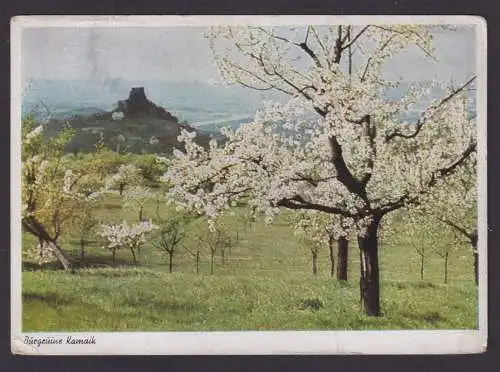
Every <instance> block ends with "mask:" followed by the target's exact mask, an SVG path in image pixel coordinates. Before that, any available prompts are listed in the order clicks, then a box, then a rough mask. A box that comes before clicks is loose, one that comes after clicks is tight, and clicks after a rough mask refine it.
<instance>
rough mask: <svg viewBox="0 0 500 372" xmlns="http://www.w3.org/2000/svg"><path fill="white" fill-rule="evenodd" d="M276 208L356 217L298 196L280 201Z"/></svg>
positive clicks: (342, 210) (339, 209)
mask: <svg viewBox="0 0 500 372" xmlns="http://www.w3.org/2000/svg"><path fill="white" fill-rule="evenodd" d="M276 206H279V207H285V208H288V209H294V210H297V209H309V210H316V211H320V212H325V213H329V214H340V215H342V216H345V217H354V215H352V214H351V213H349V212H348V211H346V210H344V209H341V208H336V207H329V206H326V205H322V204H317V203H312V202H308V201H306V200H304V198H302V197H301V196H300V195H296V196H294V197H292V198H283V199H281V200H279V201H278V202H277V203H276Z"/></svg>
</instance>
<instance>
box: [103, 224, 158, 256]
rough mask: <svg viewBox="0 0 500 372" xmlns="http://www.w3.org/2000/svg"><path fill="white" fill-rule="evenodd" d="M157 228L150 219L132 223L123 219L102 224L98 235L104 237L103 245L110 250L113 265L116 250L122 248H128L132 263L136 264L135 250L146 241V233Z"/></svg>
mask: <svg viewBox="0 0 500 372" xmlns="http://www.w3.org/2000/svg"><path fill="white" fill-rule="evenodd" d="M157 228H158V227H157V226H156V225H154V224H153V223H152V222H151V221H141V222H138V223H136V224H134V225H129V224H128V223H127V221H123V222H122V223H120V224H115V225H107V224H103V225H102V226H101V231H99V235H100V236H101V237H102V238H103V239H104V241H105V247H106V248H107V249H109V250H110V251H111V254H112V260H113V266H114V265H115V262H116V261H115V260H116V251H117V250H118V249H123V248H128V249H130V252H131V253H132V258H133V259H134V265H135V266H137V264H138V261H137V257H136V251H137V250H138V249H139V248H140V247H141V246H142V245H144V243H146V236H147V234H149V233H150V232H151V231H153V230H155V229H157Z"/></svg>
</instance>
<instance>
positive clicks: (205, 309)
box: [23, 197, 477, 331]
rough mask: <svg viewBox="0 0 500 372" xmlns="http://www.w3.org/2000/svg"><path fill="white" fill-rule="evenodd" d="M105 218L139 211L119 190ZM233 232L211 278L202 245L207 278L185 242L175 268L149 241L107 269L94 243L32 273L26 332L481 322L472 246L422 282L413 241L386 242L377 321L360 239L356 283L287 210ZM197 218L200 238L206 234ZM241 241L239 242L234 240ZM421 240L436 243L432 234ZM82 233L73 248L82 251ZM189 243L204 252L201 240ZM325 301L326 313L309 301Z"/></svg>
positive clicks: (26, 280)
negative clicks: (316, 249)
mask: <svg viewBox="0 0 500 372" xmlns="http://www.w3.org/2000/svg"><path fill="white" fill-rule="evenodd" d="M98 213H99V215H100V216H101V218H106V219H113V220H115V221H118V220H121V219H123V218H127V219H128V220H130V221H133V216H134V215H133V214H132V213H131V212H128V211H124V210H122V209H120V208H119V203H118V199H117V197H113V198H111V199H110V200H107V201H106V202H105V203H103V208H102V209H101V210H100V211H98ZM227 222H228V224H229V225H230V226H231V227H232V229H233V237H234V238H235V236H236V231H237V230H238V231H239V234H238V235H239V240H238V241H237V242H236V241H235V243H234V245H233V247H232V248H231V253H230V257H228V258H227V262H226V264H225V265H224V266H223V265H222V264H221V261H220V257H219V256H217V257H216V263H215V273H214V275H209V255H208V252H202V257H201V262H200V275H199V276H197V275H196V272H195V261H194V259H193V258H192V257H191V256H190V255H189V254H188V253H187V251H185V250H183V249H180V250H179V252H178V255H177V256H176V257H175V258H174V273H173V274H169V273H168V266H167V259H166V257H165V256H163V255H162V254H161V252H159V251H158V250H157V249H155V248H154V247H152V246H150V245H147V246H145V247H144V249H143V250H142V252H141V256H142V257H141V262H142V266H141V267H140V268H138V269H135V268H134V267H132V266H131V265H130V263H131V257H130V254H129V253H128V252H125V251H124V252H120V253H119V254H118V260H119V262H120V263H121V264H122V266H121V267H120V268H115V269H113V268H110V267H107V266H108V264H109V260H110V254H109V253H108V252H105V251H103V249H102V248H99V247H98V246H97V245H96V244H95V243H94V245H93V246H90V247H89V249H88V262H91V263H92V264H93V266H94V267H92V268H88V269H84V270H81V271H80V272H79V273H78V274H76V275H73V276H72V275H68V274H66V273H64V272H61V271H58V270H50V269H44V270H38V269H37V270H33V271H24V272H23V330H24V331H42V330H43V331H87V330H96V331H112V330H136V331H149V330H163V331H167V330H182V331H193V330H251V329H264V330H265V329H422V328H441V329H444V328H447V329H448V328H453V329H457V328H475V327H476V308H477V290H476V287H475V285H474V283H473V277H472V263H471V257H470V256H471V255H470V254H469V251H468V250H467V247H466V246H464V247H456V249H455V250H454V251H453V252H452V253H451V260H450V267H449V283H448V284H447V285H444V284H442V282H443V268H442V266H443V260H442V259H441V258H440V257H439V256H438V255H436V254H432V253H431V254H430V256H429V257H428V259H427V262H426V277H425V280H424V281H420V279H419V260H418V256H417V254H416V253H415V251H414V248H413V247H412V246H411V243H408V242H407V241H405V240H404V239H401V241H396V240H395V239H392V240H390V241H383V242H382V246H381V281H382V288H381V290H382V307H383V312H384V316H383V317H381V318H368V317H365V316H363V315H362V314H361V312H360V308H359V284H358V275H359V269H358V265H359V259H358V253H357V247H356V246H355V245H354V244H352V247H351V250H350V258H349V265H350V266H349V270H350V271H349V276H350V281H349V283H347V284H341V283H338V282H336V281H335V280H333V279H331V278H330V277H329V268H328V252H327V250H326V249H325V250H324V251H322V252H321V255H320V260H319V263H318V265H319V273H318V275H317V277H313V275H312V274H311V262H310V255H309V251H308V249H307V247H306V246H305V244H304V243H303V242H301V241H300V240H299V239H297V238H296V237H294V235H293V232H292V231H291V229H290V228H289V227H288V225H287V220H286V216H284V217H281V218H280V219H279V220H278V221H276V222H275V223H274V224H273V225H271V226H267V225H265V224H263V223H260V222H258V223H256V224H255V225H253V226H252V227H251V228H249V229H248V230H247V231H244V229H243V227H242V224H241V223H238V221H237V219H236V218H228V219H227ZM201 224H202V221H199V222H198V223H195V224H193V226H192V227H191V229H190V231H191V236H192V237H193V236H195V235H196V234H200V233H202V231H203V226H202V225H201ZM24 238H25V244H26V245H28V244H32V241H31V239H30V237H28V236H25V237H24ZM234 240H236V239H234ZM418 241H419V242H421V243H422V244H426V245H428V246H431V245H432V243H433V242H431V241H429V239H428V238H427V237H426V236H425V232H423V234H422V236H421V237H418ZM76 243H77V240H76V239H75V240H68V241H66V242H64V244H63V246H64V247H65V248H66V249H68V250H70V251H71V250H73V253H74V254H75V255H76V254H77V251H78V245H77V244H76ZM185 244H186V246H188V248H190V249H193V248H194V249H196V248H195V246H196V244H195V239H194V238H191V239H188V240H187V241H186V243H185ZM315 299H318V300H319V301H321V303H322V305H323V306H322V307H321V308H320V309H319V310H314V309H311V308H307V307H304V306H303V302H304V301H306V300H315Z"/></svg>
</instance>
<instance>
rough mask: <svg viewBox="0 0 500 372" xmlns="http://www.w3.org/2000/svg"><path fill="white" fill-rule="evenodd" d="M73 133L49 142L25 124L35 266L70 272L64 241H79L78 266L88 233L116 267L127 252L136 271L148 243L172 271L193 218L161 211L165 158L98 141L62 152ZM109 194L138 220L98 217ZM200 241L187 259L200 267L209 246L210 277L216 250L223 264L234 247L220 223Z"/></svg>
mask: <svg viewBox="0 0 500 372" xmlns="http://www.w3.org/2000/svg"><path fill="white" fill-rule="evenodd" d="M72 135H73V131H72V130H70V129H66V130H63V131H62V132H61V133H59V134H58V135H57V136H55V137H53V138H46V137H45V136H44V133H43V125H39V126H36V125H35V122H34V121H33V120H32V119H31V118H26V119H25V120H24V121H23V125H22V162H23V164H22V208H23V209H22V226H23V228H24V230H25V231H26V232H28V233H30V234H32V235H33V236H35V237H36V239H37V240H38V244H37V245H36V247H34V250H31V252H29V253H31V254H32V256H34V257H33V258H35V259H36V260H37V261H38V262H40V263H44V262H50V261H53V260H58V261H60V262H61V264H62V266H63V267H64V268H65V269H66V270H68V271H70V272H74V271H75V266H74V262H73V261H72V259H71V258H70V257H69V256H68V254H67V253H66V251H65V250H64V249H62V248H61V246H60V245H61V241H62V240H64V239H65V238H68V237H70V236H71V237H75V235H77V236H78V238H79V240H80V263H83V262H84V259H85V257H84V256H85V246H86V243H87V240H88V239H89V238H90V237H91V235H93V236H94V237H97V239H98V240H99V241H100V242H101V243H102V245H103V247H104V248H105V249H107V250H109V251H110V253H111V259H112V263H113V265H114V264H115V262H116V255H117V252H118V251H120V250H128V251H129V252H130V253H131V255H132V258H133V260H134V263H135V265H136V266H137V265H138V264H139V262H140V256H141V247H142V246H143V245H144V244H145V243H146V241H153V242H154V245H155V246H156V247H157V248H158V249H160V250H161V251H163V252H164V253H166V254H167V256H168V263H169V271H170V272H172V267H173V257H174V254H175V253H176V251H177V250H178V249H179V246H180V244H181V242H182V241H183V239H184V238H185V236H186V229H187V226H188V225H189V223H190V222H192V220H193V218H192V216H191V215H190V214H189V213H183V212H175V211H173V209H172V210H170V213H169V215H168V216H165V214H164V213H161V210H162V209H164V208H162V205H164V203H165V198H164V195H162V193H163V192H162V190H164V187H163V184H162V183H161V182H160V179H159V178H160V176H161V175H162V174H163V173H164V172H165V170H166V164H167V159H166V158H163V157H160V156H145V155H140V156H133V155H130V156H129V155H123V154H118V153H116V152H113V151H110V150H109V149H107V148H106V147H105V146H103V145H102V144H100V143H99V144H98V145H97V147H96V151H95V152H94V153H91V154H77V155H73V154H65V151H64V148H65V145H66V144H67V143H68V142H69V141H70V139H71V137H72ZM153 188H154V189H155V190H153ZM111 193H117V194H118V195H119V196H120V201H121V203H122V205H123V207H125V208H126V209H130V210H132V211H134V212H135V213H136V218H135V220H136V221H135V222H133V223H129V222H127V221H122V222H119V223H112V222H109V221H100V220H99V219H98V218H97V216H96V210H97V209H99V208H98V207H99V204H100V203H101V202H102V201H103V198H104V197H105V195H106V194H111ZM153 201H154V202H155V204H156V208H155V209H156V210H155V212H151V210H149V213H148V214H147V215H146V213H145V209H146V206H147V204H148V203H149V204H151V203H152V202H153ZM153 232H154V233H155V235H154V236H152V233H153ZM201 241H202V239H201V238H200V244H199V246H198V247H197V249H196V252H191V253H192V254H193V256H194V258H196V265H197V267H198V262H199V259H200V249H201V248H202V247H201V246H207V247H208V249H209V251H210V257H211V264H210V271H211V273H213V263H214V255H215V253H216V251H220V252H221V254H222V257H221V258H222V260H223V263H224V252H225V251H226V249H228V247H229V244H230V243H231V240H230V236H229V232H228V231H227V228H225V227H224V225H223V224H221V223H219V224H218V226H217V228H216V229H215V230H213V231H210V232H209V233H208V234H207V237H206V239H203V242H201Z"/></svg>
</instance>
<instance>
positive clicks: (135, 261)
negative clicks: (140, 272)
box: [130, 247, 137, 267]
mask: <svg viewBox="0 0 500 372" xmlns="http://www.w3.org/2000/svg"><path fill="white" fill-rule="evenodd" d="M130 252H132V258H133V259H134V265H135V267H137V258H136V257H135V251H134V248H132V247H130Z"/></svg>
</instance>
